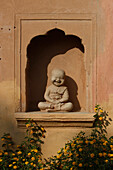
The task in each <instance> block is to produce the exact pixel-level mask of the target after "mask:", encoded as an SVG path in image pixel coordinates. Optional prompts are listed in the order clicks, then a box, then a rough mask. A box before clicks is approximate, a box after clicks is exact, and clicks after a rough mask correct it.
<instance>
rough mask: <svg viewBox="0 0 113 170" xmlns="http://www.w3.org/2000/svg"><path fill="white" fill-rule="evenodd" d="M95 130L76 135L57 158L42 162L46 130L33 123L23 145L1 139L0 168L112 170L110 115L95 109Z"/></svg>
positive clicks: (29, 121) (23, 169) (112, 138)
mask: <svg viewBox="0 0 113 170" xmlns="http://www.w3.org/2000/svg"><path fill="white" fill-rule="evenodd" d="M94 117H95V122H94V126H95V127H94V128H93V130H92V131H91V134H90V135H89V136H86V135H85V133H84V132H80V133H79V134H77V135H76V136H75V137H74V138H73V139H72V140H70V141H69V142H67V143H66V144H65V147H64V148H61V149H60V151H58V153H57V155H56V156H52V157H50V158H48V159H44V161H43V160H42V153H41V144H43V141H42V138H44V137H45V132H46V131H45V129H44V128H43V127H42V126H38V125H37V124H36V122H34V121H33V120H28V122H27V123H26V127H27V130H26V133H27V135H26V137H25V140H24V141H23V142H22V144H21V145H19V146H17V148H16V149H15V148H14V143H13V141H12V138H11V136H10V134H4V136H3V137H2V138H1V139H2V141H3V142H4V143H3V145H2V146H3V148H4V149H3V150H1V151H0V169H1V170H7V169H8V170H9V169H18V170H32V169H33V170H35V169H37V170H79V169H80V170H82V169H83V170H90V169H91V170H98V169H100V170H110V169H113V136H111V137H110V138H109V139H108V138H107V136H106V133H107V131H106V128H107V126H108V125H109V124H110V121H111V119H110V118H108V113H107V112H106V111H104V110H103V109H101V108H100V106H99V105H97V106H96V107H95V115H94Z"/></svg>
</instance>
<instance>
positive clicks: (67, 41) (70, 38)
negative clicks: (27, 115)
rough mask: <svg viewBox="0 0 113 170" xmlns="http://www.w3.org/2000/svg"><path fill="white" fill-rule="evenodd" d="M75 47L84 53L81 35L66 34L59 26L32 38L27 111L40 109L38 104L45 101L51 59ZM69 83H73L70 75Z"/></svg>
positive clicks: (28, 49) (28, 71)
mask: <svg viewBox="0 0 113 170" xmlns="http://www.w3.org/2000/svg"><path fill="white" fill-rule="evenodd" d="M73 48H78V49H79V50H81V52H83V53H84V46H83V45H82V43H81V39H80V38H79V37H77V36H75V35H65V32H64V31H62V30H60V29H57V28H55V29H52V30H50V31H48V32H47V33H46V34H45V35H39V36H36V37H34V38H33V39H31V41H30V43H29V45H28V47H27V66H26V111H36V110H39V109H38V107H37V104H38V103H39V102H40V101H45V100H44V92H45V89H46V85H47V79H48V78H47V67H48V64H49V63H50V62H51V59H52V58H53V57H55V56H56V55H59V54H65V53H66V52H67V51H68V50H70V49H73ZM75 57H76V56H75ZM68 84H71V83H69V77H68ZM72 84H73V83H72ZM67 86H68V85H67ZM70 96H71V94H70ZM78 103H79V102H78ZM79 107H80V105H79V104H77V105H76V107H75V108H76V109H78V110H79ZM78 110H76V111H78ZM74 111H75V109H74Z"/></svg>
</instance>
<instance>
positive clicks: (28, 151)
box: [0, 120, 46, 170]
mask: <svg viewBox="0 0 113 170" xmlns="http://www.w3.org/2000/svg"><path fill="white" fill-rule="evenodd" d="M26 127H27V130H26V134H27V135H26V137H25V140H24V141H23V142H22V143H21V145H17V148H16V149H15V148H14V147H13V146H14V143H13V142H12V138H11V136H10V134H4V136H3V137H2V138H1V140H2V141H3V142H4V143H3V145H2V147H3V148H4V150H1V151H0V169H2V170H9V169H18V170H24V169H25V170H30V169H31V170H32V169H40V170H43V168H44V166H45V165H44V163H43V161H42V153H41V144H43V141H42V138H45V132H46V131H45V129H44V128H43V127H42V126H38V125H37V124H36V122H35V121H33V120H28V121H27V123H26Z"/></svg>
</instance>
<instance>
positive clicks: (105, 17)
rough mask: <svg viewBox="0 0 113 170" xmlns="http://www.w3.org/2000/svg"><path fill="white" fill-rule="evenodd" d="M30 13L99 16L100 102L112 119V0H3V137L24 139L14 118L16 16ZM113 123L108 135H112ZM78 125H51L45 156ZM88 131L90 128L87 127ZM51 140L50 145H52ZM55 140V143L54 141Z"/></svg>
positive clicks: (0, 47) (0, 75) (0, 46)
mask: <svg viewBox="0 0 113 170" xmlns="http://www.w3.org/2000/svg"><path fill="white" fill-rule="evenodd" d="M24 13H25V14H29V13H67V14H68V13H82V14H83V13H88V14H92V13H95V14H96V18H97V28H96V29H97V31H96V32H97V35H96V39H97V60H94V61H93V62H94V63H95V64H96V68H97V70H95V68H94V69H93V73H95V71H96V75H97V76H96V80H97V83H96V89H97V94H96V96H97V103H98V104H100V105H101V106H102V107H103V108H104V109H106V110H107V111H108V112H109V115H110V117H111V118H113V104H112V103H113V59H112V54H113V47H112V46H113V31H112V30H113V1H112V0H109V1H106V0H95V1H94V0H70V1H68V0H67V1H66V0H60V1H59V0H54V1H53V0H46V1H45V0H34V1H32V0H4V1H2V0H0V58H1V60H0V136H2V135H3V133H4V132H10V133H11V135H12V136H13V137H14V138H15V139H16V141H18V143H19V141H21V140H22V138H23V136H24V131H23V130H22V129H18V128H17V126H16V120H15V118H14V112H15V104H14V78H15V75H14V70H15V65H14V49H15V48H14V47H15V42H14V36H15V34H14V29H15V28H14V18H15V15H16V14H24ZM112 128H113V123H112V125H111V126H110V127H109V131H108V135H109V136H110V135H113V134H112ZM79 130H81V129H79V128H48V129H47V138H46V139H45V145H44V147H43V150H44V153H45V155H46V156H48V155H51V154H55V153H56V152H57V150H58V149H59V148H60V147H62V146H63V145H64V143H65V142H66V141H67V140H69V139H70V138H72V137H73V136H74V134H75V132H78V131H79ZM86 131H89V129H86ZM50 143H51V145H50ZM52 143H53V144H52Z"/></svg>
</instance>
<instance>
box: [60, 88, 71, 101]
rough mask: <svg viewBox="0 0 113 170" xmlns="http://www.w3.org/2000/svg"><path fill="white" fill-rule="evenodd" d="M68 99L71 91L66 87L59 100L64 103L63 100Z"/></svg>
mask: <svg viewBox="0 0 113 170" xmlns="http://www.w3.org/2000/svg"><path fill="white" fill-rule="evenodd" d="M68 100H69V92H68V89H67V88H66V89H65V91H64V93H63V95H62V98H61V99H60V100H59V102H60V103H63V102H67V101H68Z"/></svg>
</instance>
